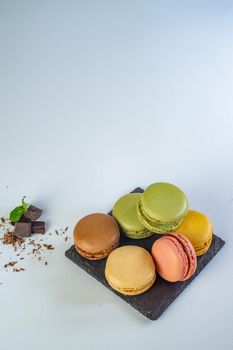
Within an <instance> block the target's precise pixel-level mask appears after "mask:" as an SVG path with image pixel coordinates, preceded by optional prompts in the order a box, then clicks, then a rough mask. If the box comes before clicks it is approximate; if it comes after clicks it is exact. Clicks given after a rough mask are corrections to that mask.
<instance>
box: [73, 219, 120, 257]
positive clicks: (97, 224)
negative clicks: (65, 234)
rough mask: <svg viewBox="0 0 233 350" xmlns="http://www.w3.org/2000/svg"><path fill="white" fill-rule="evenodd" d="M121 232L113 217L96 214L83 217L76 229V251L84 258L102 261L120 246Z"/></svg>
mask: <svg viewBox="0 0 233 350" xmlns="http://www.w3.org/2000/svg"><path fill="white" fill-rule="evenodd" d="M119 239H120V230H119V227H118V224H117V222H116V221H115V219H114V218H113V217H111V216H110V215H107V214H102V213H94V214H90V215H87V216H85V217H83V218H82V219H81V220H80V221H79V222H78V223H77V224H76V226H75V228H74V243H75V248H76V250H77V251H78V252H79V253H80V254H81V255H82V256H84V257H88V256H90V259H101V258H102V257H101V256H104V257H105V256H106V252H109V253H110V252H111V250H112V249H114V247H116V246H118V244H119Z"/></svg>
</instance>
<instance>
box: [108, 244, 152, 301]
mask: <svg viewBox="0 0 233 350" xmlns="http://www.w3.org/2000/svg"><path fill="white" fill-rule="evenodd" d="M105 277H106V279H107V281H108V283H109V285H110V286H111V287H112V288H113V289H114V290H116V291H117V292H119V293H121V294H124V295H138V294H142V293H144V292H145V291H147V290H148V289H149V288H150V287H151V286H152V285H153V284H154V282H155V279H156V271H155V265H154V261H153V258H152V256H151V254H150V253H149V252H148V251H147V250H145V249H144V248H142V247H138V246H132V245H126V246H122V247H120V248H117V249H115V250H114V251H113V252H112V253H111V254H110V255H109V256H108V258H107V261H106V266H105Z"/></svg>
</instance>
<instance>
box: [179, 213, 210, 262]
mask: <svg viewBox="0 0 233 350" xmlns="http://www.w3.org/2000/svg"><path fill="white" fill-rule="evenodd" d="M176 231H177V232H179V233H181V234H183V235H184V236H186V237H187V238H188V239H189V240H190V242H191V243H192V245H193V247H194V249H195V252H196V254H197V256H200V255H202V254H204V253H206V252H207V250H208V249H209V247H210V245H211V242H212V238H213V226H212V223H211V221H210V219H209V218H208V217H207V216H206V215H205V214H202V213H200V212H198V211H195V210H189V211H188V213H187V215H186V216H185V218H184V220H183V221H182V223H181V225H180V226H179V227H178V228H177V229H176Z"/></svg>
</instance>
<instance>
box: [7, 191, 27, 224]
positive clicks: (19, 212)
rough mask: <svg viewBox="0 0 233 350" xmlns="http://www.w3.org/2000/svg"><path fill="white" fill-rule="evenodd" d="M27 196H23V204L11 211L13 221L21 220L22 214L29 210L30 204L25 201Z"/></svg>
mask: <svg viewBox="0 0 233 350" xmlns="http://www.w3.org/2000/svg"><path fill="white" fill-rule="evenodd" d="M24 198H25V196H23V198H22V204H21V205H19V206H18V207H16V208H15V209H13V210H12V211H11V212H10V221H11V222H17V221H19V219H20V218H21V216H22V215H23V214H24V213H25V211H26V210H27V208H28V206H29V204H28V203H26V202H25V200H24Z"/></svg>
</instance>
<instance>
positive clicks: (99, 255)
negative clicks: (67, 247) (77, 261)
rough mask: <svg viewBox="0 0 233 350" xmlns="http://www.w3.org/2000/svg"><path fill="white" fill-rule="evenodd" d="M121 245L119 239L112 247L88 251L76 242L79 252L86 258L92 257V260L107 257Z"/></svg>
mask: <svg viewBox="0 0 233 350" xmlns="http://www.w3.org/2000/svg"><path fill="white" fill-rule="evenodd" d="M118 246H119V241H118V242H117V243H116V244H114V245H112V246H111V247H110V248H108V249H105V250H102V251H99V252H95V253H93V252H91V253H90V252H86V251H84V250H82V249H81V248H79V247H78V246H77V244H75V249H76V250H77V252H78V253H79V254H80V255H82V256H83V257H84V258H87V259H90V260H98V259H103V258H105V257H107V256H108V255H109V254H110V253H111V252H112V251H113V250H114V249H116V248H117V247H118Z"/></svg>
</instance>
